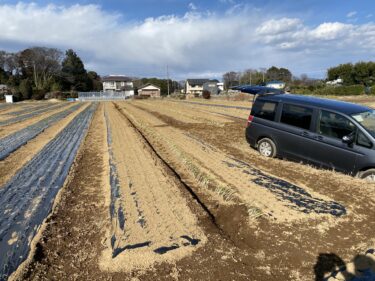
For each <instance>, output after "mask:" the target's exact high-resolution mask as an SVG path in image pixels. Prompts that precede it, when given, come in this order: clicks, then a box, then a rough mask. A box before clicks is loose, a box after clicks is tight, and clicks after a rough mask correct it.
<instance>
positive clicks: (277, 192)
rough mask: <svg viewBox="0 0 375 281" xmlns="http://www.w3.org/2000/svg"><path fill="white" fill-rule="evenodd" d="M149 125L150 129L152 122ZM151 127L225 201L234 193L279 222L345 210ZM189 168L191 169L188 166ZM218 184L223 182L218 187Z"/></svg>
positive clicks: (166, 129) (186, 138) (201, 145)
mask: <svg viewBox="0 0 375 281" xmlns="http://www.w3.org/2000/svg"><path fill="white" fill-rule="evenodd" d="M127 109H129V106H128V107H127ZM140 116H141V113H140V112H138V113H137V117H133V120H137V121H138V122H139V121H140V120H143V122H150V120H151V118H150V117H148V119H145V118H147V117H146V114H143V116H142V117H141V118H140ZM153 119H154V118H153ZM153 119H152V120H153ZM137 121H136V122H137ZM151 122H152V121H151ZM146 126H147V127H148V130H149V131H151V129H150V123H148V124H146ZM152 130H153V131H154V132H153V133H154V136H155V137H157V138H158V140H159V143H164V147H165V148H164V150H165V153H168V154H169V155H168V157H169V158H170V159H175V162H176V163H178V162H181V159H184V158H185V162H186V163H187V164H189V162H194V163H193V164H189V165H190V166H191V165H195V166H196V169H199V170H200V171H201V172H200V173H198V175H199V174H200V175H199V176H200V177H203V175H205V176H204V177H205V181H206V182H205V185H206V186H207V187H209V186H210V182H215V183H216V184H214V186H216V188H215V189H213V190H211V192H215V193H217V194H219V195H222V196H223V197H224V200H226V201H233V200H228V196H229V194H231V196H230V197H238V199H239V202H240V204H245V205H246V206H248V207H249V208H251V209H254V208H258V209H260V210H261V211H262V213H264V214H265V215H267V216H269V217H270V218H272V219H274V220H275V221H277V222H285V221H288V220H293V219H294V220H297V219H298V220H299V219H302V218H305V219H309V218H313V217H316V216H317V215H318V214H319V216H321V215H323V214H330V215H334V216H341V215H343V214H345V213H346V210H345V208H344V207H343V206H341V205H340V204H337V203H335V202H333V201H332V200H330V199H329V198H326V197H322V196H320V195H319V194H317V193H316V192H313V191H309V192H307V191H306V190H304V189H303V188H301V187H298V186H295V185H293V184H290V183H289V182H286V181H283V180H281V179H277V178H275V177H272V176H270V175H267V174H265V173H263V172H261V171H259V170H257V169H255V168H252V167H251V166H250V165H248V164H246V163H239V162H238V161H236V160H233V159H232V158H231V157H229V156H227V155H225V154H224V153H222V152H221V151H219V150H216V149H213V148H211V147H209V146H207V145H205V144H204V143H202V142H199V141H197V140H196V139H195V138H192V137H189V136H188V135H186V134H184V133H182V132H181V131H179V130H176V129H173V128H170V127H163V126H160V127H159V126H158V127H154V128H153V129H152ZM151 133H152V132H151ZM167 136H169V137H167ZM167 138H168V139H167ZM163 140H164V141H163ZM168 144H169V145H168ZM187 144H188V145H187ZM185 166H186V167H187V166H188V165H185ZM187 168H188V169H189V167H187ZM190 170H192V168H190ZM191 172H194V171H193V170H192V171H191ZM193 176H194V174H193ZM218 183H221V187H219V188H218V186H219V184H218ZM226 194H227V196H226ZM216 197H217V196H216ZM230 199H233V198H230Z"/></svg>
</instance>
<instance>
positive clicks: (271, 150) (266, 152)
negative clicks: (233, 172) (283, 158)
mask: <svg viewBox="0 0 375 281" xmlns="http://www.w3.org/2000/svg"><path fill="white" fill-rule="evenodd" d="M258 151H259V153H260V155H262V156H265V157H275V156H276V144H275V143H274V142H273V141H272V140H271V139H269V138H263V139H261V140H259V141H258Z"/></svg>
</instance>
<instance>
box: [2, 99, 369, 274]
mask: <svg viewBox="0 0 375 281" xmlns="http://www.w3.org/2000/svg"><path fill="white" fill-rule="evenodd" d="M350 101H354V102H359V103H363V104H366V105H368V106H373V107H375V99H371V98H366V99H363V98H362V99H361V98H351V99H350ZM250 107H251V102H244V101H225V100H214V101H203V100H196V99H194V100H187V101H182V100H167V99H163V100H129V101H116V102H100V103H60V102H59V103H48V102H42V103H37V104H33V103H24V104H15V105H12V106H3V107H0V175H1V177H0V249H1V250H0V280H7V279H8V278H9V277H10V278H9V280H260V281H263V280H324V278H323V277H330V278H329V280H331V281H333V280H346V279H345V278H347V279H348V278H349V277H351V276H353V274H355V270H358V269H367V268H369V267H372V269H373V270H375V268H374V264H375V254H374V248H375V235H374V231H373V229H374V227H375V221H374V219H373V218H374V216H375V208H374V206H375V188H374V185H373V184H370V183H367V182H365V181H363V180H360V179H356V178H352V177H349V176H346V175H343V174H339V173H336V172H333V171H327V170H318V169H315V168H313V167H310V166H307V165H302V164H299V163H295V162H289V161H285V160H279V159H265V158H262V157H261V156H259V155H258V153H257V152H256V151H255V150H253V149H251V148H249V146H248V144H247V143H246V140H245V137H244V130H245V126H246V120H247V117H248V114H249V110H250ZM22 116H23V117H22ZM344 265H347V266H346V269H345V270H343V266H344ZM340 268H341V270H340V271H339V269H340Z"/></svg>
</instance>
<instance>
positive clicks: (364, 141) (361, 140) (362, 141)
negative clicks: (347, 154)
mask: <svg viewBox="0 0 375 281" xmlns="http://www.w3.org/2000/svg"><path fill="white" fill-rule="evenodd" d="M357 145H360V146H364V147H367V148H371V147H372V143H371V141H370V140H369V139H368V138H367V137H366V136H365V134H364V133H362V132H361V131H360V130H358V135H357Z"/></svg>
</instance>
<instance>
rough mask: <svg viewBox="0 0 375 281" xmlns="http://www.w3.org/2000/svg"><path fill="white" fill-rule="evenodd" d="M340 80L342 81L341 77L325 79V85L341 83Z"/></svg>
mask: <svg viewBox="0 0 375 281" xmlns="http://www.w3.org/2000/svg"><path fill="white" fill-rule="evenodd" d="M342 82H343V81H342V79H341V78H337V79H336V80H332V81H327V82H326V84H327V85H341V84H342Z"/></svg>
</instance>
